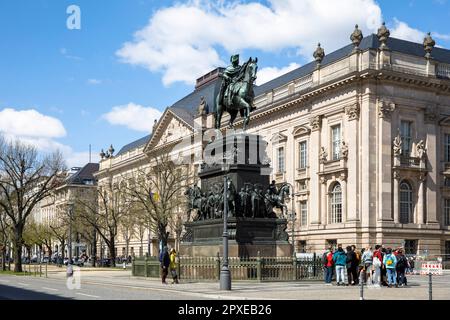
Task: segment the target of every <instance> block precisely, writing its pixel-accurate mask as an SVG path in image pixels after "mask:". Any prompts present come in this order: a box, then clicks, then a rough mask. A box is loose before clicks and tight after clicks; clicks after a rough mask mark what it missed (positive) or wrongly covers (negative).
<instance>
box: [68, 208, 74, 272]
mask: <svg viewBox="0 0 450 320" xmlns="http://www.w3.org/2000/svg"><path fill="white" fill-rule="evenodd" d="M72 218H73V203H71V202H69V243H68V251H69V262H68V264H71V263H72Z"/></svg>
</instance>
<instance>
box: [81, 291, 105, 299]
mask: <svg viewBox="0 0 450 320" xmlns="http://www.w3.org/2000/svg"><path fill="white" fill-rule="evenodd" d="M76 294H79V295H80V296H85V297H89V298H100V297H99V296H93V295H90V294H86V293H81V292H77V293H76Z"/></svg>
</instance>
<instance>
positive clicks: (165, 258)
mask: <svg viewBox="0 0 450 320" xmlns="http://www.w3.org/2000/svg"><path fill="white" fill-rule="evenodd" d="M167 250H168V249H167V247H164V248H163V250H162V251H161V254H160V255H159V262H160V263H161V280H162V283H164V284H167V282H166V278H167V275H168V273H169V266H170V256H169V252H168V251H167Z"/></svg>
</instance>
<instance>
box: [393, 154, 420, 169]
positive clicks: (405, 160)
mask: <svg viewBox="0 0 450 320" xmlns="http://www.w3.org/2000/svg"><path fill="white" fill-rule="evenodd" d="M394 167H397V168H398V167H400V168H401V169H413V170H425V169H426V162H425V159H421V158H419V157H407V156H401V157H396V158H395V160H394Z"/></svg>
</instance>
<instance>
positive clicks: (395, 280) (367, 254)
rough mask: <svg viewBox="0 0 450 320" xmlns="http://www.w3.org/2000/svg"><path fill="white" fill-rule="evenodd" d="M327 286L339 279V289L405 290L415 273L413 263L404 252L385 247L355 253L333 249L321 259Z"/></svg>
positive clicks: (354, 250)
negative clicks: (403, 287) (373, 287)
mask: <svg viewBox="0 0 450 320" xmlns="http://www.w3.org/2000/svg"><path fill="white" fill-rule="evenodd" d="M322 262H323V265H324V270H325V283H327V284H330V285H331V284H332V281H333V276H334V275H335V276H336V284H337V285H338V286H342V285H344V286H347V285H358V284H360V281H362V282H363V285H364V284H366V285H367V284H368V285H374V286H378V287H380V286H387V287H394V286H395V287H399V286H406V285H407V279H406V274H407V273H413V270H414V260H413V259H412V258H410V259H408V258H407V257H406V256H405V254H404V251H403V249H402V248H397V249H395V250H393V249H392V248H384V246H382V245H376V246H375V248H374V249H373V248H372V247H367V248H365V249H364V248H363V249H362V250H361V251H358V250H356V246H354V245H353V246H348V247H346V248H345V250H344V248H343V247H342V245H339V246H338V248H337V250H334V248H333V247H330V248H328V250H327V251H326V252H325V253H324V254H323V256H322Z"/></svg>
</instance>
